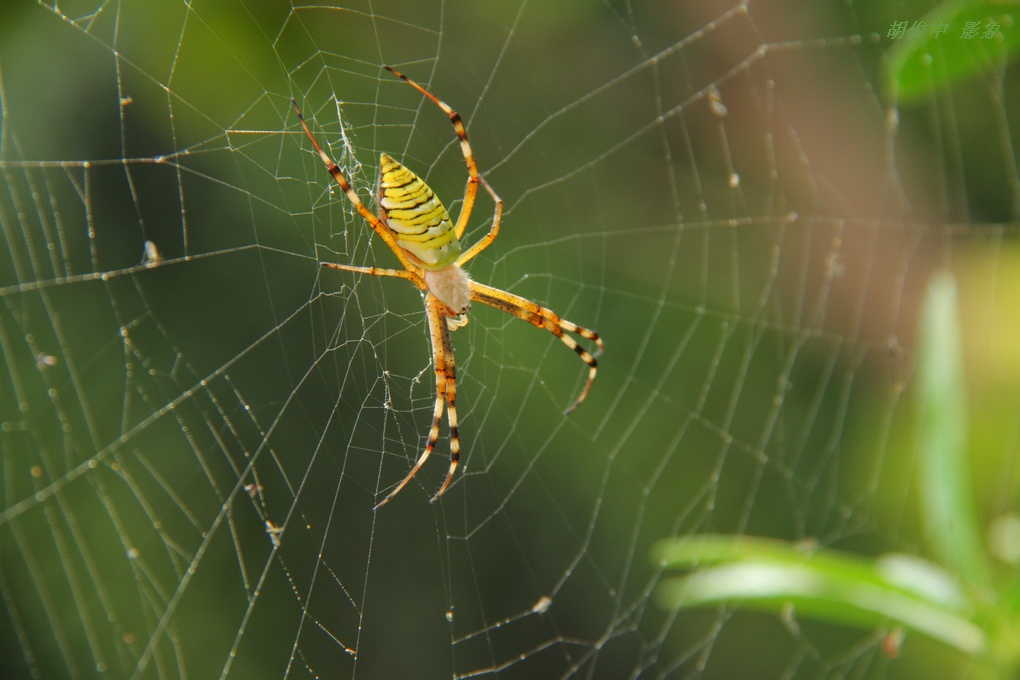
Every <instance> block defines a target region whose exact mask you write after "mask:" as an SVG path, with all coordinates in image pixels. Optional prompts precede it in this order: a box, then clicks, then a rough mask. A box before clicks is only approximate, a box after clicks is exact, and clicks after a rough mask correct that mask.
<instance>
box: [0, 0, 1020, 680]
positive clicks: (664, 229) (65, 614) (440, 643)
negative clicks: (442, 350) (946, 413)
mask: <svg viewBox="0 0 1020 680" xmlns="http://www.w3.org/2000/svg"><path fill="white" fill-rule="evenodd" d="M931 6H932V5H931V4H928V3H891V4H888V5H887V4H885V3H865V2H853V1H849V2H821V3H819V2H812V3H794V2H780V1H778V0H762V1H756V0H747V1H746V2H744V3H737V2H729V3H724V2H682V3H677V2H643V1H642V2H635V1H633V0H625V1H622V2H615V1H613V2H610V1H608V0H607V1H604V2H582V1H573V2H555V3H540V2H535V1H533V0H532V1H530V2H529V1H526V0H517V1H515V2H503V3H482V2H468V1H466V0H448V1H445V2H420V1H418V0H414V1H411V0H407V1H404V2H370V1H367V0H365V1H359V0H350V1H348V2H335V3H327V4H324V5H322V6H319V5H300V6H299V5H294V4H290V3H261V2H259V3H255V2H249V3H245V2H220V1H219V0H217V1H216V2H212V1H206V2H203V1H201V0H197V1H192V2H179V1H173V0H159V1H157V2H146V3H141V2H127V1H123V2H117V1H108V2H97V1H94V0H73V1H62V2H60V3H54V2H38V3H32V2H19V3H6V4H5V5H4V7H3V9H2V10H0V36H2V41H0V101H2V109H0V113H2V119H0V125H2V129H0V170H2V172H3V183H4V188H3V190H2V191H0V234H2V247H0V351H2V354H3V362H2V364H0V365H2V368H0V465H2V467H0V480H2V484H0V486H2V496H0V595H2V597H3V601H4V610H3V611H4V613H3V615H2V616H0V675H3V677H12V678H21V677H40V678H91V677H106V678H157V677H158V678H185V677H188V678H207V677H237V678H281V677H301V678H303V677H309V678H312V677H317V678H324V677H367V678H376V677H448V676H455V677H476V676H498V677H506V678H511V677H522V678H524V677H527V678H534V677H605V678H621V677H637V676H648V677H677V678H681V677H683V678H687V677H714V678H721V677H931V676H932V675H933V674H934V675H938V676H941V677H949V676H952V675H954V674H955V675H956V676H961V677H962V676H964V675H965V674H966V665H965V663H964V661H963V660H961V659H956V658H949V659H948V660H947V657H945V656H944V655H941V656H940V654H939V653H933V649H934V646H933V645H932V644H930V643H926V642H925V641H923V640H917V639H916V638H910V639H909V640H908V643H909V644H907V645H906V646H905V647H904V650H903V652H904V653H903V656H902V657H901V658H900V659H898V660H896V661H893V660H891V659H889V658H887V657H886V656H884V655H883V648H882V645H881V640H882V636H883V632H882V631H873V630H871V631H868V630H865V631H862V630H859V629H846V628H843V627H838V626H831V625H821V624H817V623H812V622H811V621H809V620H799V621H790V620H786V621H782V620H780V619H779V618H778V617H775V616H772V615H767V614H755V613H750V612H746V611H743V610H742V609H741V608H739V607H723V608H719V609H714V610H694V611H682V612H679V613H678V612H670V611H666V610H663V609H661V608H659V607H658V606H657V604H656V602H655V600H654V597H653V594H654V591H655V587H656V585H657V584H658V583H659V582H660V581H661V580H662V579H663V577H664V574H663V571H662V570H661V568H660V567H658V566H656V565H655V564H653V562H652V561H651V559H650V557H649V549H650V547H651V545H652V544H653V543H654V542H655V541H657V540H659V539H661V538H665V537H670V536H684V535H689V534H696V533H705V532H711V533H728V534H745V535H755V536H772V537H777V538H782V539H786V540H792V541H812V542H815V543H818V544H820V545H825V546H832V547H837V548H840V549H847V550H854V551H859V552H862V553H865V554H877V553H879V552H883V551H887V550H893V549H895V550H899V551H904V552H909V553H918V554H923V553H924V545H925V536H924V535H923V533H922V532H921V530H920V529H919V528H918V526H917V520H916V517H915V515H914V511H913V507H914V505H915V504H914V502H913V500H912V497H913V492H912V490H911V489H912V484H913V483H914V476H913V472H912V469H913V465H914V464H915V462H916V461H914V460H913V458H912V454H911V453H909V451H911V449H910V448H909V440H910V438H911V436H912V435H911V429H910V428H911V414H912V409H911V407H910V404H909V401H910V399H909V387H910V380H911V376H912V366H913V362H914V356H915V351H914V340H915V338H914V335H915V331H914V329H915V327H916V323H917V309H918V306H919V301H920V298H921V294H922V292H923V290H924V286H925V283H926V281H927V279H928V277H929V276H930V274H931V272H932V271H934V270H935V269H937V268H941V267H947V266H948V267H952V268H953V269H954V270H955V271H956V272H957V274H958V275H959V276H960V277H961V282H962V284H961V285H962V294H963V299H964V314H965V322H966V326H967V328H968V332H969V333H972V334H971V335H969V336H968V338H969V340H968V343H969V349H970V351H971V352H972V356H971V357H970V358H969V360H970V361H971V365H972V367H973V370H974V374H975V376H976V377H975V379H974V385H973V390H974V394H973V395H972V397H971V398H972V401H973V402H975V403H977V404H979V405H980V404H981V403H985V404H992V403H994V404H995V408H996V409H998V411H999V412H1003V411H1004V412H1006V413H1007V414H1008V415H1009V418H1010V419H1011V420H1012V421H1013V422H1015V420H1016V411H1017V408H1016V405H1017V399H1016V397H1017V390H1016V385H1017V372H1016V369H1017V363H1016V360H1015V349H1013V348H1011V347H1010V344H1009V343H1008V342H1005V341H1004V340H1002V338H1003V337H1009V335H1008V330H1009V328H1010V326H1009V322H1008V320H1009V318H1014V319H1015V312H1013V313H1012V314H1010V313H1009V312H1007V311H1005V310H1006V305H1008V304H1009V303H1010V302H1011V301H1013V300H1015V296H1013V295H1011V290H1012V286H1015V285H1016V284H1015V274H1014V273H1012V271H1010V270H1011V268H1010V267H1009V266H1008V265H1009V263H1010V262H1011V261H1012V260H1013V259H1014V258H1015V257H1016V254H1015V253H1016V246H1015V240H1016V236H1017V228H1016V221H1017V219H1018V216H1020V190H1018V186H1020V183H1018V181H1017V180H1018V178H1017V171H1016V170H1017V168H1016V162H1015V156H1014V155H1013V152H1014V150H1015V140H1014V132H1013V130H1014V129H1015V125H1016V122H1015V121H1016V118H1015V115H1016V114H1015V105H1016V102H1015V95H1013V94H1012V91H1011V90H1010V88H1009V85H1010V84H1011V83H1012V81H1013V80H1014V79H1015V74H1014V73H1013V72H1012V71H1010V70H1009V69H1008V68H1007V67H1006V65H1004V64H999V63H989V64H987V66H986V68H984V69H983V70H982V76H981V78H978V79H976V80H974V81H973V82H969V83H967V84H966V85H964V86H963V87H964V88H965V94H966V99H965V98H963V97H961V98H959V99H957V98H950V97H947V96H945V95H942V96H940V97H937V98H935V99H933V100H932V101H931V102H927V103H923V104H920V105H917V106H914V107H910V108H908V107H903V108H897V107H891V106H889V105H888V104H887V103H886V100H885V99H884V98H883V95H882V92H881V88H880V86H879V80H880V75H879V74H880V67H881V63H882V57H883V55H884V54H885V53H886V52H887V51H888V49H889V48H890V45H891V40H890V39H888V38H887V37H886V30H887V28H888V26H889V25H890V23H891V22H893V21H896V20H901V21H902V20H910V21H913V20H915V19H917V18H919V17H920V16H922V15H923V13H924V12H926V11H928V10H929V9H931ZM947 39H948V38H947ZM381 64H392V65H394V66H397V67H398V68H401V69H402V70H404V71H405V72H407V73H408V74H409V75H410V76H411V77H413V78H415V79H417V80H419V81H420V82H423V83H426V84H428V86H429V87H430V88H431V89H432V90H433V91H434V92H436V93H437V94H438V95H439V96H440V97H441V98H442V99H444V100H445V101H447V102H448V103H450V104H451V105H452V106H454V108H456V109H457V110H458V111H459V112H460V113H461V114H462V116H463V118H464V120H465V122H466V123H467V125H468V129H469V134H470V137H471V141H472V145H473V148H474V152H475V156H476V158H477V160H478V163H479V167H480V170H481V172H482V173H483V174H484V176H485V177H486V178H487V179H488V180H489V182H490V183H491V184H492V185H493V186H494V187H495V188H496V189H497V191H498V192H499V193H500V195H501V196H502V197H503V198H504V200H505V201H506V203H507V210H506V214H505V218H504V224H503V231H502V232H501V234H500V236H499V238H498V239H497V241H496V242H495V244H494V245H493V246H492V247H491V248H489V249H488V250H486V251H485V252H484V253H483V254H482V255H480V256H479V257H478V258H476V260H474V261H473V262H472V263H471V267H470V269H471V273H472V275H473V277H474V278H476V279H477V280H479V281H482V282H485V283H488V284H490V285H494V286H497V287H500V288H503V289H506V290H509V291H511V292H514V293H516V294H519V295H523V296H526V297H529V298H531V299H534V300H536V301H539V302H540V303H542V304H544V305H546V306H548V307H550V308H552V309H554V310H555V311H557V313H559V314H561V315H562V316H564V317H565V318H568V319H571V320H573V321H575V322H577V323H579V324H581V325H583V326H586V327H590V328H593V329H596V330H598V331H599V332H600V333H601V334H602V337H603V338H604V339H605V342H606V348H607V349H606V353H605V354H604V355H603V357H602V358H601V359H600V366H599V374H598V378H597V379H596V381H595V385H594V387H593V389H592V392H591V394H590V396H589V398H588V400H587V401H586V402H585V403H584V405H583V406H582V407H581V408H579V409H578V410H577V411H576V412H574V413H572V414H571V415H570V416H569V417H564V416H563V415H562V410H563V409H564V408H565V407H566V406H567V405H568V404H569V403H570V402H571V400H572V399H573V398H574V397H575V396H576V394H577V393H578V391H579V389H580V388H581V386H582V385H583V382H584V378H585V376H586V369H585V367H584V366H583V365H582V364H581V363H580V362H578V361H577V358H576V357H575V356H574V355H573V354H572V353H571V352H569V351H567V350H566V349H565V348H563V347H562V346H561V344H560V343H559V342H557V341H556V340H555V339H554V338H552V337H551V336H549V335H548V334H546V333H542V332H540V331H536V330H535V329H534V328H532V327H531V326H529V325H528V324H523V323H520V322H519V321H517V320H515V319H512V318H510V317H506V316H503V315H500V314H499V313H497V312H495V311H492V310H487V309H475V310H473V311H472V316H471V323H470V324H468V325H467V326H466V327H464V328H461V329H459V330H457V332H456V333H454V344H455V349H456V355H457V369H458V378H459V390H458V393H459V400H458V406H459V410H460V415H461V427H460V431H461V437H462V442H463V445H464V457H463V459H462V460H463V467H462V472H460V473H458V476H457V478H456V479H455V480H454V484H453V485H452V486H451V488H450V489H449V490H448V492H447V493H446V494H445V496H444V497H443V498H442V499H441V500H440V501H439V502H437V503H435V504H433V505H430V504H429V503H428V499H429V498H430V497H431V495H432V494H433V493H434V492H435V490H436V489H437V488H438V485H439V484H440V482H441V480H442V478H443V475H444V474H445V471H446V464H445V462H444V461H443V460H442V457H443V455H444V454H445V453H446V451H447V449H446V446H447V441H448V440H447V432H446V426H445V423H444V427H443V431H442V432H443V438H442V439H441V442H440V446H439V448H438V449H437V452H436V456H435V457H434V459H433V460H431V461H429V463H428V465H426V467H425V468H424V469H423V470H422V471H421V473H420V474H419V475H418V476H417V477H415V479H414V480H413V482H412V483H411V484H409V485H408V487H407V488H405V489H404V490H403V491H402V492H401V493H400V494H399V495H398V496H397V497H396V498H395V499H394V500H393V501H392V502H391V503H390V504H388V505H387V506H386V507H384V508H382V509H380V510H379V511H378V512H373V510H372V507H373V505H375V503H377V502H378V501H379V500H381V499H382V498H383V497H384V496H385V494H386V493H387V492H388V490H389V489H390V488H392V486H393V485H394V484H396V483H397V482H399V481H400V480H401V479H402V478H403V476H404V475H405V474H406V472H407V470H408V469H409V467H410V465H412V464H413V462H414V460H415V459H416V458H417V456H418V455H419V453H420V450H421V447H422V444H423V441H424V436H425V434H426V433H427V427H428V420H429V415H430V413H431V409H432V404H433V400H434V384H433V374H432V367H431V365H430V361H431V360H430V351H429V345H428V333H427V324H426V322H425V316H424V313H423V307H422V301H421V297H420V295H419V294H418V293H417V292H416V291H414V290H413V289H412V288H411V286H410V285H408V284H407V282H405V281H398V280H390V279H378V278H375V277H370V276H358V275H355V274H351V273H347V272H336V271H328V270H323V269H321V268H320V267H319V266H318V264H317V263H318V262H319V261H336V262H343V263H352V264H358V265H366V266H369V265H378V266H382V267H392V266H395V261H394V258H393V257H392V254H391V253H389V251H388V250H387V249H386V247H385V245H384V244H382V243H380V242H379V240H378V239H377V238H373V237H372V232H371V230H370V229H368V228H367V226H366V225H365V224H364V223H363V222H362V221H361V220H360V218H359V217H358V216H357V215H356V214H355V213H354V212H353V210H352V209H351V206H350V204H349V203H348V201H347V200H346V197H345V196H344V195H343V194H342V192H340V191H339V190H338V188H337V187H336V186H335V184H333V183H332V182H331V179H330V177H329V175H328V174H327V172H326V170H325V168H324V167H323V166H322V163H321V161H320V160H319V159H318V157H317V156H315V155H314V154H313V153H312V152H311V150H310V148H309V145H308V143H307V140H306V139H305V138H304V136H303V134H302V133H301V131H300V127H299V126H298V124H297V119H296V116H295V115H294V112H293V109H292V107H291V104H290V100H291V98H292V97H294V98H295V99H296V100H297V102H298V103H299V105H300V106H301V107H302V110H303V112H304V114H305V117H306V119H307V120H308V121H309V124H310V125H311V127H312V129H313V131H314V132H315V134H316V136H317V137H318V138H319V139H320V141H321V142H322V143H323V144H324V146H325V147H326V148H327V150H328V151H329V153H330V154H331V155H332V156H333V157H334V158H335V159H336V160H337V161H338V162H339V163H340V165H341V166H342V167H343V168H344V169H345V171H346V172H347V173H348V175H349V176H350V177H351V178H352V180H353V183H354V185H355V188H356V189H357V190H358V192H359V193H360V194H361V196H362V197H363V199H364V200H365V201H366V202H367V203H368V204H369V205H371V204H372V202H373V201H372V199H371V196H372V194H373V188H374V174H375V171H376V163H377V160H378V155H379V153H380V152H387V153H391V154H393V155H394V156H395V157H397V158H398V159H400V160H402V162H404V163H405V164H406V165H408V166H409V167H411V168H412V169H414V170H415V171H416V172H418V173H419V174H420V175H421V176H423V177H425V178H427V180H428V182H429V183H430V185H431V186H432V187H433V189H434V190H435V191H436V193H437V194H438V195H439V196H442V197H445V202H446V204H447V207H448V208H450V210H451V213H452V214H454V215H456V214H457V213H458V212H459V209H460V207H461V205H460V203H461V201H460V199H459V197H460V196H462V194H463V187H464V181H465V178H466V173H465V169H464V163H463V160H462V158H461V156H460V150H459V147H458V145H457V140H456V137H455V135H454V134H453V131H452V129H451V128H450V126H449V123H448V121H447V120H446V119H445V116H443V115H442V113H441V112H440V111H438V110H437V109H436V108H435V107H434V106H432V105H431V104H429V103H428V102H423V100H422V98H421V97H420V96H419V95H418V94H417V93H416V92H414V91H413V90H412V89H411V88H409V87H407V86H406V85H405V84H403V83H401V82H400V81H399V80H397V79H395V78H393V77H392V76H391V75H390V74H388V73H386V72H385V71H383V70H382V69H381V67H380V65H381ZM491 211H492V206H491V203H489V202H488V198H487V197H486V196H485V195H484V192H482V193H480V198H479V201H478V205H477V206H476V210H475V213H474V217H473V218H472V221H471V224H470V226H469V229H468V233H467V235H466V241H467V243H469V244H470V243H473V242H475V240H477V239H478V238H480V237H481V236H482V235H483V234H485V233H486V231H487V229H488V226H489V224H490V222H491V215H492V212H491ZM1012 269H1015V267H1013V268H1012ZM1013 330H1015V328H1014V329H1013ZM1012 337H1015V334H1014V335H1013V336H1012ZM1016 435H1017V433H1016V431H1015V426H1013V427H1012V428H1011V429H1010V430H1009V431H1008V432H1007V433H1005V434H1004V435H1003V436H1002V439H1001V440H999V441H1000V443H997V444H993V445H992V446H991V449H992V450H993V451H994V454H993V457H992V459H991V460H988V461H984V462H985V463H986V464H987V470H988V471H985V470H984V468H982V469H981V470H979V471H978V473H977V477H978V484H979V485H983V486H982V488H983V489H985V490H986V492H984V493H982V496H981V497H982V500H983V503H984V505H983V508H984V511H985V512H987V513H993V512H1001V511H1004V510H1005V509H1007V508H1009V507H1011V506H1012V507H1015V506H1016V493H1015V488H1016V465H1015V462H1016V441H1017V438H1016ZM992 470H995V471H998V472H999V474H995V473H993V472H991V471H992ZM1001 471H1005V472H1004V473H1003V472H1001ZM931 664H934V665H931ZM947 664H948V665H947Z"/></svg>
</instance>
